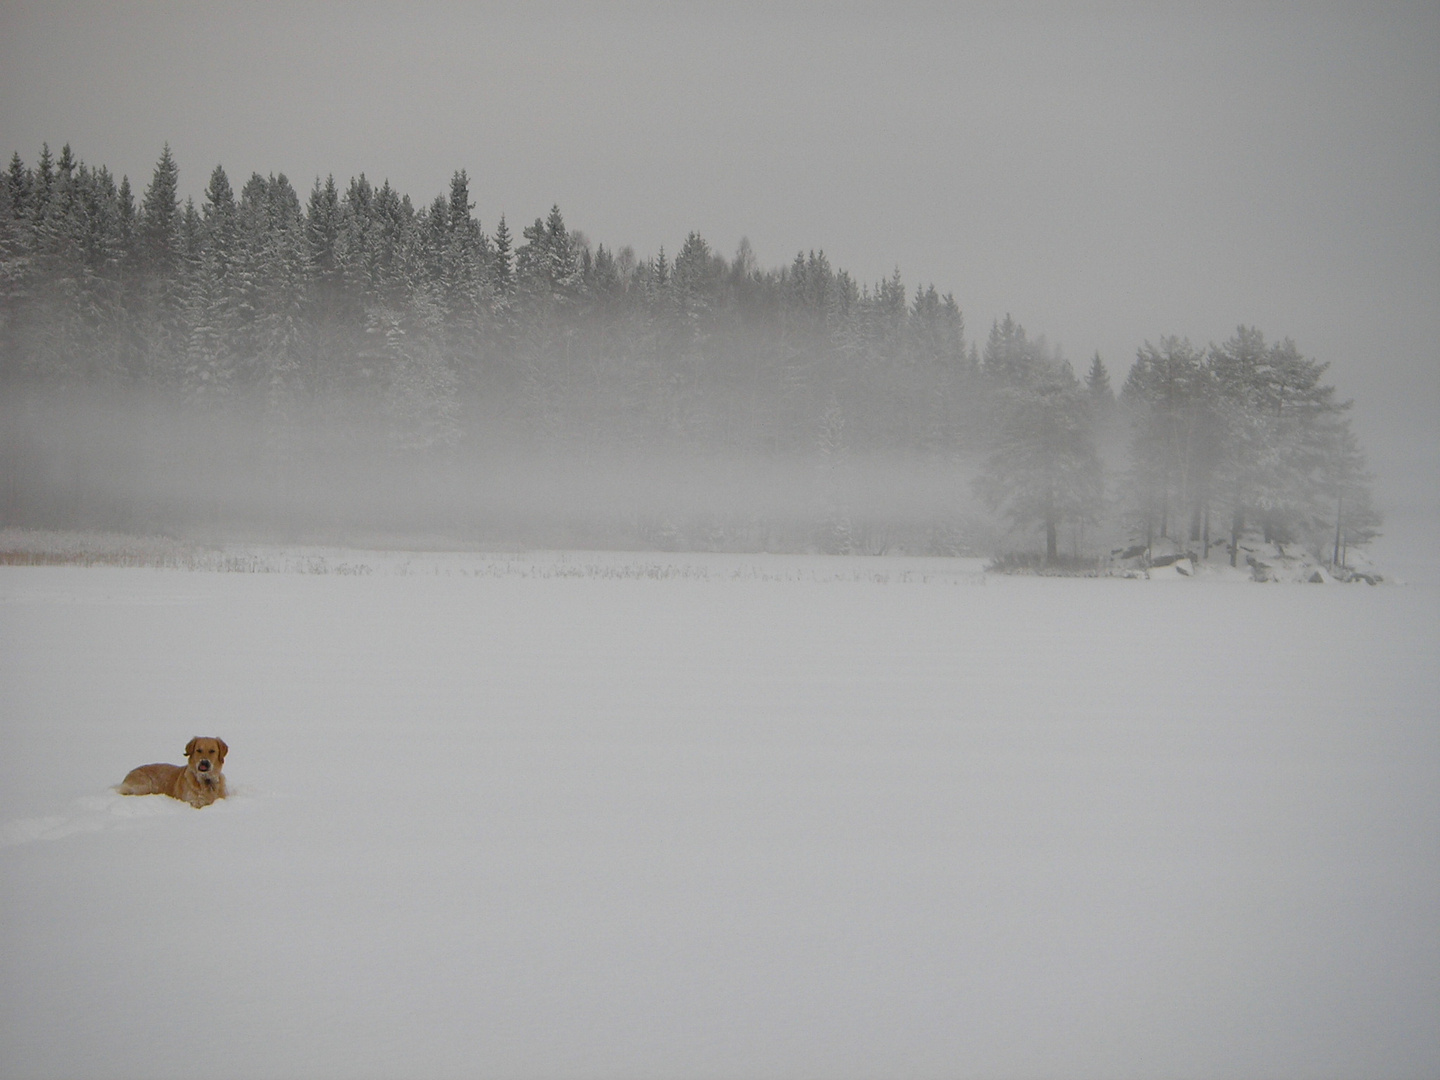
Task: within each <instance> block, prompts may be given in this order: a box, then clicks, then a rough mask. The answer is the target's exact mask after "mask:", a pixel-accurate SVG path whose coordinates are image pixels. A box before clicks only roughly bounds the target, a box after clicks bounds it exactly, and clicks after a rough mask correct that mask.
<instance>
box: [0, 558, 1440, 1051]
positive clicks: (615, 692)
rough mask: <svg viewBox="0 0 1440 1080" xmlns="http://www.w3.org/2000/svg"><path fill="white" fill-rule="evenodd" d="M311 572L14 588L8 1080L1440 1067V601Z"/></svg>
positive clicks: (555, 563) (665, 572) (691, 565)
mask: <svg viewBox="0 0 1440 1080" xmlns="http://www.w3.org/2000/svg"><path fill="white" fill-rule="evenodd" d="M307 566H308V568H310V569H323V570H326V571H328V572H327V573H323V574H319V573H313V574H307V573H299V572H289V573H275V574H251V573H219V572H197V571H184V570H151V569H114V568H90V569H84V568H73V567H36V568H19V567H4V568H0V747H3V752H0V990H3V993H0V1073H3V1074H4V1075H5V1076H11V1077H25V1078H28V1077H102V1076H103V1077H110V1078H113V1077H132V1076H133V1077H140V1076H146V1077H160V1078H163V1077H181V1076H190V1075H195V1074H196V1073H203V1074H205V1075H210V1076H216V1077H227V1076H236V1077H240V1076H244V1077H251V1078H260V1077H297V1078H298V1077H337V1078H339V1077H345V1078H351V1077H367V1076H374V1077H400V1078H408V1077H426V1078H433V1077H490V1076H495V1077H512V1076H513V1077H521V1076H523V1077H637V1078H640V1077H767V1078H768V1077H776V1078H779V1077H800V1076H810V1077H873V1076H904V1077H972V1076H973V1077H994V1076H1033V1077H1115V1076H1121V1075H1125V1076H1146V1077H1180V1076H1185V1077H1222V1076H1223V1077H1231V1076H1233V1077H1267V1076H1275V1077H1290V1076H1296V1077H1299V1076H1316V1075H1333V1076H1362V1075H1363V1076H1366V1077H1372V1078H1374V1077H1417V1076H1422V1075H1429V1076H1434V1075H1437V1074H1440V932H1437V928H1440V708H1437V702H1440V588H1437V587H1435V586H1431V585H1419V586H1404V587H1383V586H1382V587H1379V588H1369V587H1363V586H1343V587H1310V586H1275V585H1271V586H1261V585H1252V584H1248V583H1242V582H1233V581H1206V580H1200V581H1174V582H1166V583H1162V582H1158V581H1157V582H1127V581H1118V580H1099V581H1079V580H1040V579H1018V578H1008V579H1006V578H1002V579H997V578H993V577H989V578H987V577H985V576H983V575H981V574H980V573H979V572H978V570H977V567H976V566H975V565H974V564H969V563H964V562H953V561H952V562H946V561H941V560H905V559H849V560H829V559H820V558H783V557H773V558H767V557H758V556H757V557H746V556H639V555H632V556H626V555H610V556H589V555H572V556H533V557H531V556H516V557H511V558H505V557H499V556H496V557H490V558H486V557H482V556H455V557H447V556H427V557H415V558H414V559H413V560H412V559H408V558H407V557H403V556H388V557H376V558H371V559H368V560H367V559H366V558H363V557H360V556H346V555H344V554H333V553H332V554H330V555H328V556H325V558H324V561H323V562H322V563H319V564H316V563H314V562H313V561H312V563H310V564H306V563H305V562H304V559H303V558H297V560H295V561H294V562H293V564H291V568H292V569H302V568H306V567H307ZM342 570H343V571H367V570H368V571H373V572H371V573H363V572H362V573H351V572H340V571H342ZM196 734H201V735H219V736H221V737H223V738H224V739H225V740H227V742H228V743H229V744H230V748H231V751H230V756H229V759H228V760H227V762H226V768H225V772H226V775H227V776H228V777H229V780H230V783H231V785H232V791H233V792H234V796H233V797H232V798H231V799H230V800H228V801H227V802H225V803H220V804H217V805H215V806H213V807H210V808H207V809H204V810H199V811H197V810H192V809H191V808H190V807H188V806H185V805H183V804H180V803H176V802H173V801H170V800H166V799H163V798H160V797H148V798H128V799H127V798H123V797H121V796H119V795H116V794H114V793H113V792H112V791H111V790H110V787H111V785H114V784H116V783H117V782H118V781H119V780H120V779H121V777H122V776H124V774H125V772H126V771H127V770H128V769H130V768H131V767H132V766H135V765H139V764H142V763H145V762H150V761H179V760H181V756H182V755H181V749H182V747H183V745H184V743H185V742H186V740H187V739H189V737H190V736H192V735H196Z"/></svg>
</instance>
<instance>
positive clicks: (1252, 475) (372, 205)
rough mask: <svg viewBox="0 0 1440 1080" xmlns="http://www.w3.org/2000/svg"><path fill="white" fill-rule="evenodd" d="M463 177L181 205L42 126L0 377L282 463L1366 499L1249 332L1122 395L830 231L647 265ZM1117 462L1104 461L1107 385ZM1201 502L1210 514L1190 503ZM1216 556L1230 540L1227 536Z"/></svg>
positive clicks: (325, 185) (1228, 526)
mask: <svg viewBox="0 0 1440 1080" xmlns="http://www.w3.org/2000/svg"><path fill="white" fill-rule="evenodd" d="M473 211H474V203H473V202H472V199H471V192H470V180H469V177H468V175H467V174H466V173H465V172H463V171H462V172H457V173H455V174H454V176H453V178H452V180H451V182H450V187H449V191H448V193H446V194H443V195H440V196H437V197H436V198H435V199H434V200H433V201H432V202H430V203H429V204H428V205H424V206H420V207H416V206H415V205H414V204H413V203H412V202H411V201H410V199H409V197H408V196H407V195H405V194H403V193H400V192H398V191H396V190H395V189H394V188H392V187H391V186H390V184H389V183H388V182H385V183H381V184H380V185H379V186H375V185H374V184H372V183H371V182H370V181H369V180H367V179H366V178H365V177H364V176H363V175H362V176H360V177H357V178H354V179H352V180H351V181H350V182H349V184H348V185H346V186H345V187H343V189H342V187H341V186H340V185H338V184H337V183H336V182H335V181H334V179H333V178H327V179H325V180H324V181H321V180H318V179H317V180H316V181H315V183H314V185H313V186H312V188H311V189H310V191H309V193H308V196H306V197H304V198H302V196H301V194H300V193H299V192H298V191H297V190H296V189H295V188H294V187H293V186H292V185H291V183H290V182H289V181H288V180H287V179H286V177H285V176H284V175H271V176H262V175H260V174H258V173H256V174H253V175H251V176H250V178H249V179H248V180H246V181H245V182H244V184H243V185H241V187H240V189H239V191H238V192H236V190H235V188H234V187H233V186H232V183H231V181H230V178H229V176H228V175H227V173H226V172H225V170H224V169H223V168H222V167H219V166H217V167H216V168H215V169H214V170H213V172H212V173H211V174H210V177H209V181H208V183H207V185H206V187H205V190H204V193H203V195H202V197H201V200H200V203H199V205H196V203H195V202H194V201H193V200H185V201H183V202H182V200H181V199H180V198H179V169H178V166H177V164H176V162H175V161H174V158H173V156H172V155H171V153H170V150H169V148H168V146H167V147H166V148H165V149H164V151H163V152H162V154H161V156H160V159H159V162H158V163H157V165H156V167H155V170H154V173H153V176H152V177H151V180H150V183H149V184H148V185H147V186H146V187H145V189H144V191H143V192H141V193H140V194H139V195H138V197H137V195H136V193H135V192H134V191H133V190H132V188H131V186H130V183H129V180H128V178H121V180H120V181H119V182H118V183H117V182H116V180H115V178H114V176H113V175H112V174H111V173H110V172H109V171H108V170H107V169H106V168H104V167H98V168H96V167H91V166H89V165H87V164H85V163H84V162H83V161H80V160H79V159H77V158H76V157H75V156H74V155H73V154H72V152H71V150H70V147H69V146H66V147H64V148H63V149H62V151H61V153H60V155H59V156H58V157H55V156H54V155H52V154H51V152H50V150H49V148H48V147H45V148H43V149H42V151H41V153H40V156H39V159H38V161H37V162H36V164H35V165H33V166H31V165H27V164H26V163H25V162H24V161H23V160H22V158H21V157H20V155H19V154H18V153H15V154H14V155H13V156H12V158H11V161H10V164H9V168H8V170H6V171H5V173H4V174H3V182H0V390H3V391H4V392H5V393H7V394H9V395H14V394H17V393H20V392H21V391H22V390H30V389H34V388H40V389H44V390H47V391H49V392H52V393H58V394H65V393H70V392H76V391H79V390H81V389H84V388H90V389H95V388H99V389H104V388H107V387H114V388H125V389H128V390H142V391H144V392H146V393H148V394H153V395H159V396H161V397H163V398H165V399H166V400H168V401H171V402H174V403H177V404H179V405H181V406H183V408H184V409H185V410H187V412H188V414H189V415H194V416H201V417H203V416H205V415H211V414H213V415H221V414H223V415H227V416H236V415H240V416H246V417H249V418H251V419H252V420H253V421H254V429H255V430H256V431H257V432H258V433H259V434H258V436H257V438H258V439H259V440H260V441H261V442H262V443H263V444H264V449H265V450H266V452H267V453H269V454H270V455H271V456H272V457H274V458H276V459H282V460H283V459H284V458H285V457H286V456H287V455H288V454H293V453H294V452H295V446H296V443H295V437H296V434H295V433H296V431H297V429H304V430H306V431H308V432H310V433H311V435H313V434H314V433H315V432H317V431H318V432H322V433H323V438H324V439H325V441H326V443H327V445H330V446H332V447H338V448H341V449H348V450H353V451H354V452H357V453H359V452H361V451H364V452H372V453H373V452H381V453H385V454H388V455H392V456H396V457H399V458H407V457H408V458H412V459H416V460H419V459H426V460H430V459H435V458H442V459H443V458H446V457H450V458H454V457H457V456H459V457H465V456H474V455H483V454H485V453H486V452H489V451H493V450H495V449H497V448H502V447H503V448H507V449H511V450H514V449H517V448H524V449H529V450H538V451H563V450H571V451H575V450H580V451H583V450H587V449H618V450H626V451H636V452H653V453H665V452H670V451H676V450H682V449H683V450H685V451H687V452H693V451H697V450H698V451H703V452H713V453H724V454H731V455H738V456H741V457H744V456H768V457H777V456H778V457H784V456H796V455H800V456H803V455H811V454H818V455H821V456H823V457H828V458H830V459H832V460H833V459H838V458H840V457H845V456H849V457H852V458H857V457H863V456H866V455H877V454H886V455H912V456H915V455H918V456H923V457H926V458H929V459H939V460H953V461H954V462H956V463H957V472H958V473H965V472H966V469H967V468H968V469H969V471H970V472H973V473H974V474H975V475H974V490H975V491H976V492H977V493H978V494H980V495H981V496H983V498H984V500H985V501H986V502H988V503H989V505H990V506H991V507H992V508H993V509H994V510H996V511H997V512H1000V513H1002V514H1003V515H1004V516H1005V517H1006V518H1007V519H1008V520H1009V521H1011V522H1012V523H1013V525H1014V526H1015V528H1016V529H1017V530H1019V531H1020V532H1021V533H1024V532H1026V531H1029V530H1032V529H1033V530H1038V532H1040V533H1042V534H1043V535H1044V538H1045V547H1046V551H1047V555H1048V557H1050V558H1055V557H1057V556H1058V548H1059V537H1060V534H1061V531H1062V530H1069V531H1070V532H1071V534H1072V535H1073V534H1076V533H1077V530H1084V529H1085V528H1087V527H1090V528H1092V529H1095V530H1096V531H1097V534H1098V533H1099V532H1103V529H1102V528H1101V526H1102V523H1103V522H1104V521H1106V520H1107V519H1114V518H1115V517H1116V515H1117V514H1118V515H1120V516H1121V517H1123V520H1124V522H1125V524H1126V525H1127V526H1128V527H1130V528H1131V529H1133V530H1136V531H1137V532H1139V533H1140V534H1143V535H1144V536H1145V537H1146V538H1147V540H1150V541H1153V539H1154V538H1155V537H1157V536H1158V537H1179V536H1181V535H1182V534H1183V535H1184V536H1186V537H1187V538H1188V539H1190V540H1198V541H1201V542H1203V543H1205V544H1206V550H1207V551H1208V542H1209V539H1210V535H1211V532H1212V531H1214V532H1215V533H1216V534H1217V535H1220V534H1222V533H1223V534H1224V535H1225V536H1227V537H1228V538H1229V539H1230V540H1232V541H1234V540H1238V538H1239V536H1240V534H1241V533H1242V532H1244V531H1245V530H1246V529H1248V528H1257V529H1263V531H1264V533H1265V535H1266V536H1267V537H1270V538H1275V539H1311V540H1313V536H1314V535H1315V534H1316V532H1317V529H1318V528H1319V527H1320V525H1321V524H1324V525H1325V527H1326V529H1327V530H1330V529H1332V527H1333V529H1334V530H1338V532H1337V535H1338V536H1340V537H1341V540H1337V541H1336V545H1337V549H1338V545H1339V544H1340V543H1341V542H1342V541H1343V540H1348V542H1349V543H1359V542H1363V541H1364V540H1365V539H1367V538H1368V537H1369V536H1370V535H1373V531H1374V526H1375V523H1376V518H1375V514H1374V510H1373V507H1372V506H1371V504H1370V500H1369V494H1368V477H1367V475H1366V473H1365V468H1364V462H1363V457H1362V456H1361V454H1360V451H1359V448H1358V445H1357V444H1356V442H1355V439H1354V436H1353V434H1352V433H1351V431H1350V428H1349V423H1348V417H1347V415H1346V409H1347V404H1346V403H1343V402H1339V401H1337V400H1336V399H1335V395H1334V390H1333V388H1331V387H1329V386H1326V385H1324V384H1322V382H1321V379H1322V377H1323V373H1324V370H1325V368H1324V366H1323V365H1320V364H1317V363H1316V362H1314V361H1311V360H1307V359H1305V358H1304V357H1302V356H1301V355H1300V354H1299V353H1298V351H1297V350H1296V349H1295V346H1294V345H1293V344H1292V343H1290V342H1288V341H1286V342H1283V343H1280V344H1278V345H1267V344H1266V343H1265V342H1264V340H1263V339H1262V338H1261V337H1260V335H1259V334H1258V332H1256V331H1253V330H1249V329H1245V328H1242V329H1241V330H1240V331H1239V332H1238V334H1237V336H1236V337H1235V338H1234V339H1232V340H1231V341H1229V342H1226V343H1225V344H1223V345H1221V346H1212V347H1211V348H1210V349H1209V350H1208V351H1205V352H1202V351H1201V350H1197V349H1195V348H1193V347H1191V346H1190V345H1189V344H1188V343H1186V342H1183V341H1177V340H1175V339H1169V338H1167V339H1163V340H1162V341H1161V343H1160V345H1159V346H1158V347H1155V346H1151V345H1149V344H1148V343H1147V344H1146V345H1145V346H1144V347H1142V348H1141V349H1140V350H1139V354H1138V358H1137V360H1136V362H1135V365H1134V367H1133V368H1132V370H1131V372H1130V374H1129V377H1128V378H1127V379H1126V381H1125V384H1124V388H1123V391H1122V393H1121V394H1120V399H1119V404H1118V405H1117V404H1116V401H1115V395H1114V394H1113V393H1112V391H1111V388H1110V385H1109V375H1108V372H1107V371H1106V370H1105V366H1104V364H1103V362H1102V361H1101V360H1100V358H1099V356H1098V355H1097V356H1096V357H1095V358H1094V359H1093V362H1092V364H1091V368H1090V371H1089V373H1088V374H1087V376H1086V378H1085V379H1084V380H1083V381H1082V380H1080V379H1078V378H1077V377H1076V376H1075V374H1074V372H1073V371H1072V369H1071V367H1070V365H1069V364H1068V363H1067V362H1066V361H1065V360H1064V359H1063V358H1062V357H1061V356H1060V355H1059V353H1058V351H1057V350H1054V349H1051V348H1050V347H1048V346H1047V344H1046V343H1045V340H1044V338H1043V337H1041V338H1031V337H1029V336H1028V335H1027V334H1026V332H1025V330H1024V328H1023V327H1021V326H1020V325H1019V324H1017V323H1015V322H1014V321H1013V320H1012V319H1010V317H1009V316H1006V318H1005V319H1004V320H1003V321H996V322H995V323H994V324H993V325H992V328H991V331H990V334H989V337H988V340H987V341H986V342H985V345H984V348H983V350H982V349H981V348H980V347H979V346H978V343H976V342H974V341H970V340H968V339H967V336H966V326H965V319H964V316H963V314H962V312H961V310H960V307H959V305H958V304H957V303H956V301H955V298H954V297H953V295H950V294H941V293H939V292H938V291H937V290H936V289H935V287H934V286H933V285H931V286H928V287H926V288H922V289H917V290H915V292H914V293H913V295H911V294H910V293H909V290H907V288H906V286H905V284H904V282H903V281H902V279H901V277H900V274H899V271H898V270H897V271H896V272H895V273H894V274H893V275H892V276H891V277H889V278H887V279H885V280H882V281H879V282H876V283H873V284H866V285H862V284H861V283H859V282H857V281H856V280H855V279H854V278H852V277H851V276H850V275H849V274H848V273H847V272H846V271H845V270H843V269H837V268H834V267H832V266H831V265H830V262H829V260H828V259H827V258H826V256H825V254H824V252H823V251H811V252H809V253H805V252H802V253H799V254H797V255H796V257H795V259H794V260H793V262H792V263H791V264H790V265H788V266H785V267H781V268H777V269H766V268H762V267H759V266H757V265H756V260H755V257H754V254H753V252H752V251H751V249H750V247H749V244H748V242H744V241H742V243H741V245H740V247H739V249H738V250H737V251H736V252H735V254H734V256H733V257H732V258H728V259H727V258H726V257H724V256H723V255H721V254H719V253H717V252H716V251H714V250H713V249H712V248H711V247H710V245H709V244H708V243H707V242H706V241H705V240H704V239H703V238H702V237H701V236H700V235H699V234H698V233H694V232H692V233H690V234H689V235H688V236H687V237H686V238H685V239H684V241H683V243H682V244H681V245H680V247H679V249H678V250H677V251H675V252H674V253H673V254H667V253H666V252H665V251H664V250H663V249H662V250H661V251H660V252H658V253H657V254H655V255H654V256H652V257H649V258H644V259H641V258H639V257H637V256H636V254H635V252H634V251H633V250H632V249H631V248H628V247H623V248H621V249H619V250H613V249H611V248H607V247H606V246H605V245H604V244H598V245H592V243H591V242H590V241H589V239H588V238H587V237H585V236H584V234H583V233H581V232H580V231H578V230H575V229H572V228H570V227H569V226H568V225H567V223H566V222H565V219H564V217H563V215H562V214H561V211H560V209H559V207H558V206H557V207H552V208H551V210H550V211H549V213H548V215H546V216H544V217H539V218H536V219H535V220H534V222H533V223H531V224H529V225H526V226H524V227H523V228H522V229H521V230H520V235H519V237H515V236H513V235H512V233H511V231H510V227H509V224H508V223H507V221H506V220H505V218H503V217H501V218H500V219H499V220H498V221H497V222H496V223H495V225H494V227H493V229H492V230H491V231H490V232H488V233H487V232H486V231H485V230H484V229H482V227H481V223H480V222H479V221H478V220H477V218H476V217H475V215H474V213H473ZM1117 408H1118V409H1119V410H1121V412H1123V414H1124V416H1125V417H1127V418H1129V419H1130V421H1131V422H1132V423H1133V438H1132V439H1131V440H1130V447H1129V450H1130V453H1129V460H1130V464H1129V466H1128V468H1123V467H1122V468H1118V469H1116V468H1112V469H1111V474H1110V478H1109V482H1108V483H1107V477H1106V474H1105V470H1104V468H1103V462H1102V457H1103V455H1102V449H1103V444H1104V442H1105V437H1104V433H1105V431H1106V430H1108V429H1109V428H1110V427H1113V425H1114V424H1115V422H1116V419H1115V418H1116V415H1117V413H1116V409H1117ZM1222 519H1223V521H1224V523H1225V524H1224V527H1223V529H1222V528H1221V527H1219V526H1215V527H1214V529H1213V530H1212V522H1213V521H1220V520H1222ZM1232 549H1233V544H1232Z"/></svg>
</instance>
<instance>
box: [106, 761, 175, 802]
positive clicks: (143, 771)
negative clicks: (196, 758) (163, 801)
mask: <svg viewBox="0 0 1440 1080" xmlns="http://www.w3.org/2000/svg"><path fill="white" fill-rule="evenodd" d="M186 768H188V766H185V765H163V764H156V765H141V766H139V767H138V768H134V769H131V770H130V771H129V772H128V773H126V774H125V779H124V780H122V781H121V782H120V786H119V788H117V789H116V790H117V791H119V792H120V794H121V795H169V796H171V797H172V798H176V799H178V798H180V796H179V795H178V794H176V792H178V791H179V787H180V781H181V779H182V778H183V777H184V776H185V770H186Z"/></svg>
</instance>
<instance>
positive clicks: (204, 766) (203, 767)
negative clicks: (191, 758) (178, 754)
mask: <svg viewBox="0 0 1440 1080" xmlns="http://www.w3.org/2000/svg"><path fill="white" fill-rule="evenodd" d="M195 768H196V769H198V770H199V771H200V772H207V771H208V770H209V768H210V762H208V761H203V760H202V761H201V762H200V764H199V765H196V766H195Z"/></svg>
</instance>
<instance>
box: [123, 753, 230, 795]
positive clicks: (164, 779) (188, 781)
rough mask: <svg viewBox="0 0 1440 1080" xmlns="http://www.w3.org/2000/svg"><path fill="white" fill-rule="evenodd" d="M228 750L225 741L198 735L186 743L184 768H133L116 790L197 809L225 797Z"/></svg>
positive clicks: (148, 766)
mask: <svg viewBox="0 0 1440 1080" xmlns="http://www.w3.org/2000/svg"><path fill="white" fill-rule="evenodd" d="M229 749H230V748H229V747H228V746H226V745H225V740H224V739H206V738H202V737H201V736H199V735H197V736H195V738H193V739H191V740H190V741H189V742H188V743H186V744H185V762H186V763H185V764H184V765H141V766H140V767H139V768H138V769H131V770H130V772H129V773H128V774H127V775H126V777H125V779H124V781H122V782H121V784H120V786H119V787H118V788H116V789H115V790H116V791H118V792H120V794H121V795H169V796H170V797H171V798H172V799H179V800H181V801H182V802H188V803H189V804H190V805H191V806H193V807H195V808H196V809H197V810H198V809H199V808H200V807H202V806H209V805H210V804H211V803H213V802H214V801H215V800H216V799H223V798H225V794H226V792H225V777H223V776H221V775H220V766H222V765H224V764H225V754H226V752H228V751H229Z"/></svg>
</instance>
